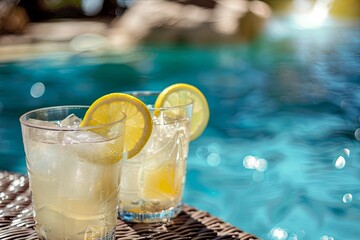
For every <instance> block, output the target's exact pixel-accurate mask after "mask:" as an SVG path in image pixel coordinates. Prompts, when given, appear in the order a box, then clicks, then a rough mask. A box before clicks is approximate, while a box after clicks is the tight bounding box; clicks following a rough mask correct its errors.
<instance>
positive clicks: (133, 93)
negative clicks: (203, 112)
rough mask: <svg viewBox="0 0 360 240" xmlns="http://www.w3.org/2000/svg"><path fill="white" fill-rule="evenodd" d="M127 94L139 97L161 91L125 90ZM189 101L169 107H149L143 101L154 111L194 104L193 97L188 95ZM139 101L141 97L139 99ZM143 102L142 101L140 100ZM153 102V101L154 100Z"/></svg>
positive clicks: (155, 94)
mask: <svg viewBox="0 0 360 240" xmlns="http://www.w3.org/2000/svg"><path fill="white" fill-rule="evenodd" d="M125 93H127V94H130V95H131V96H134V97H136V98H139V97H148V96H157V95H159V94H160V93H161V91H152V90H139V91H127V92H125ZM189 99H190V100H189V102H187V103H184V104H179V105H176V106H171V107H157V108H156V107H149V106H148V104H146V103H144V104H145V105H146V107H147V108H148V109H149V111H156V110H160V111H166V110H174V109H179V108H185V107H188V106H190V105H194V102H195V101H194V99H192V98H190V97H189ZM140 101H141V99H140ZM142 102H143V101H142ZM154 104H155V102H154Z"/></svg>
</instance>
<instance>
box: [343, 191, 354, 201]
mask: <svg viewBox="0 0 360 240" xmlns="http://www.w3.org/2000/svg"><path fill="white" fill-rule="evenodd" d="M352 198H353V196H352V194H351V193H346V194H344V196H343V202H344V203H351V202H352Z"/></svg>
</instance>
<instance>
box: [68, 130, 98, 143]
mask: <svg viewBox="0 0 360 240" xmlns="http://www.w3.org/2000/svg"><path fill="white" fill-rule="evenodd" d="M101 141H104V137H102V136H101V135H99V134H97V133H94V132H91V131H70V132H65V133H64V138H63V143H64V144H76V143H91V142H101Z"/></svg>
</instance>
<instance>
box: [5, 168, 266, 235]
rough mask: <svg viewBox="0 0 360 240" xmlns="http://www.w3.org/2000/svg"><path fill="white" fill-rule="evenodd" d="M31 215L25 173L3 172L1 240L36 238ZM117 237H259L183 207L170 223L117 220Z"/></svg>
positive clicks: (27, 182) (202, 212) (204, 213)
mask: <svg viewBox="0 0 360 240" xmlns="http://www.w3.org/2000/svg"><path fill="white" fill-rule="evenodd" d="M34 226H35V222H34V218H33V215H32V207H31V192H30V190H29V181H28V178H27V176H26V175H21V174H18V173H11V172H6V171H0V239H1V240H15V239H16V240H37V239H38V237H37V235H36V232H35V229H34ZM116 239H117V240H119V239H121V240H123V239H124V240H125V239H126V240H133V239H134V240H136V239H157V240H181V239H184V240H185V239H194V240H205V239H217V240H220V239H234V240H235V239H240V240H255V239H259V238H257V237H255V236H254V235H252V234H249V233H246V232H244V231H242V230H240V229H238V228H236V227H234V226H232V225H231V224H229V223H226V222H224V221H222V220H221V219H219V218H217V217H214V216H212V215H210V214H209V213H207V212H204V211H200V210H198V209H196V208H193V207H189V206H183V210H182V212H181V213H180V215H179V216H178V217H176V218H174V219H173V220H172V221H170V222H169V223H167V224H139V223H137V224H135V223H125V222H123V221H121V220H120V219H118V220H117V226H116Z"/></svg>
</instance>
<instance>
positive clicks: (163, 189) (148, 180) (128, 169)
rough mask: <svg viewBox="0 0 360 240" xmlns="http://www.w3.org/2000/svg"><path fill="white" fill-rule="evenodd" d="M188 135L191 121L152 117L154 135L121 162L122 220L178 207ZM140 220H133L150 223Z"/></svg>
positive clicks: (183, 179) (188, 119) (181, 191)
mask: <svg viewBox="0 0 360 240" xmlns="http://www.w3.org/2000/svg"><path fill="white" fill-rule="evenodd" d="M189 135H190V118H187V119H186V118H184V119H182V120H181V121H178V120H176V119H174V120H171V119H164V118H160V117H156V116H153V131H152V134H151V136H150V138H149V140H148V142H147V143H146V145H145V147H144V148H143V149H142V150H141V151H140V153H139V154H137V155H136V156H135V157H133V158H131V159H128V160H125V161H124V162H123V175H122V180H121V184H120V186H121V191H120V196H121V197H120V199H121V201H120V209H121V211H122V215H123V216H122V217H123V218H124V219H125V220H127V216H126V215H127V214H129V216H128V217H129V218H130V219H132V218H133V216H131V213H135V214H136V213H141V214H143V215H146V214H150V215H151V214H161V211H164V210H165V211H167V210H170V211H171V210H175V209H172V208H174V207H178V206H179V204H180V203H181V198H182V193H183V185H184V182H185V171H186V160H187V156H188V149H189ZM154 217H155V218H157V217H159V216H156V215H154ZM141 218H142V217H141V216H139V219H132V220H133V221H137V220H141V221H151V219H147V220H146V219H141ZM148 218H151V217H149V216H148Z"/></svg>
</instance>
